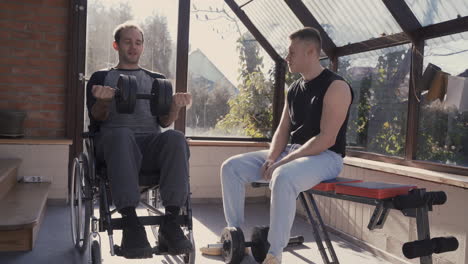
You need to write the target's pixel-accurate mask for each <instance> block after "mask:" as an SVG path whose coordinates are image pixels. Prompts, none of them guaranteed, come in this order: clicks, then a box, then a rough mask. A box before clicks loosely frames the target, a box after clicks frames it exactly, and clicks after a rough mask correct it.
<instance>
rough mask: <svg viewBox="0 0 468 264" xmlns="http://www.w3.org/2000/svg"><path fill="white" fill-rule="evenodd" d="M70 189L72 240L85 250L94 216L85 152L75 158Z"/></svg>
mask: <svg viewBox="0 0 468 264" xmlns="http://www.w3.org/2000/svg"><path fill="white" fill-rule="evenodd" d="M71 169H72V171H71V175H72V177H71V189H70V197H69V198H70V199H69V201H70V216H71V229H72V240H73V244H74V245H75V247H76V248H77V249H78V250H79V251H80V252H81V253H83V252H85V251H86V248H87V246H88V243H89V234H90V230H89V228H90V221H91V216H92V193H91V186H90V184H89V177H88V175H89V161H88V158H87V156H86V154H84V153H80V154H79V155H78V157H76V158H75V159H74V160H73V166H72V168H71Z"/></svg>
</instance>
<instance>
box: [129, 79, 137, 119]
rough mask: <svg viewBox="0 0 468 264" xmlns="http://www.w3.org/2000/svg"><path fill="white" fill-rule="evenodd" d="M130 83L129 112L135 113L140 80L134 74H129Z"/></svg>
mask: <svg viewBox="0 0 468 264" xmlns="http://www.w3.org/2000/svg"><path fill="white" fill-rule="evenodd" d="M128 78H129V79H128V83H129V90H128V99H129V100H128V111H129V112H128V113H133V111H135V105H136V99H137V91H138V82H137V78H136V77H135V76H134V75H128Z"/></svg>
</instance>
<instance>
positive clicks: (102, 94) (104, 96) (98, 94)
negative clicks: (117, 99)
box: [91, 85, 115, 101]
mask: <svg viewBox="0 0 468 264" xmlns="http://www.w3.org/2000/svg"><path fill="white" fill-rule="evenodd" d="M91 91H92V93H93V96H94V97H95V98H96V99H97V100H101V101H111V100H112V98H114V95H115V89H114V88H112V87H110V86H102V85H93V88H92V89H91Z"/></svg>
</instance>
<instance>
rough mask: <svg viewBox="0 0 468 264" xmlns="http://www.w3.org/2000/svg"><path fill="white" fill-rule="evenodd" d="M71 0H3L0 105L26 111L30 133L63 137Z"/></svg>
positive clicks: (35, 135) (0, 36)
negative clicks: (69, 7)
mask: <svg viewBox="0 0 468 264" xmlns="http://www.w3.org/2000/svg"><path fill="white" fill-rule="evenodd" d="M68 6H69V1H67V0H15V1H4V0H0V31H1V33H0V109H15V110H25V111H26V112H27V118H26V120H25V134H26V136H28V137H52V138H56V137H64V136H65V85H66V71H67V63H66V62H67V37H68V34H67V28H68V11H69V10H68Z"/></svg>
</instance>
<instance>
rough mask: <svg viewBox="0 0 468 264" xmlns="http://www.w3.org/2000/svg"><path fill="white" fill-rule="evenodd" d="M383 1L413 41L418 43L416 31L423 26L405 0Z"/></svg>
mask: <svg viewBox="0 0 468 264" xmlns="http://www.w3.org/2000/svg"><path fill="white" fill-rule="evenodd" d="M382 2H383V3H384V5H385V6H386V7H387V9H388V11H389V12H390V14H391V15H392V16H393V18H394V19H395V20H396V22H397V23H398V25H400V27H401V29H402V30H403V32H405V33H406V35H408V37H409V39H410V40H411V42H413V43H416V38H415V33H414V31H416V30H418V29H420V28H421V27H422V26H421V23H419V21H418V19H417V18H416V16H415V15H414V13H413V12H412V11H411V9H410V7H409V6H408V5H407V4H406V2H405V0H382Z"/></svg>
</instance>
